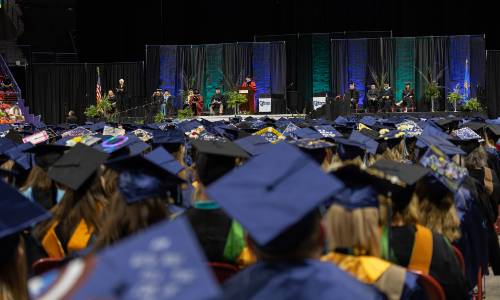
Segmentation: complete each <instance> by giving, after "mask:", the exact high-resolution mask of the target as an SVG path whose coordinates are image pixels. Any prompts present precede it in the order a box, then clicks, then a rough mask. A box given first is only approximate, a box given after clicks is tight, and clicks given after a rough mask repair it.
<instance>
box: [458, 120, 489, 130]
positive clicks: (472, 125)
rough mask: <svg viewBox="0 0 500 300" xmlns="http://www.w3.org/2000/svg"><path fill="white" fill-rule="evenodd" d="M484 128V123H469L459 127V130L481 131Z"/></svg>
mask: <svg viewBox="0 0 500 300" xmlns="http://www.w3.org/2000/svg"><path fill="white" fill-rule="evenodd" d="M485 126H486V123H484V122H476V121H470V122H466V123H464V124H462V125H460V126H459V128H464V127H468V128H470V129H472V130H474V131H481V130H482V129H483V128H484V127H485Z"/></svg>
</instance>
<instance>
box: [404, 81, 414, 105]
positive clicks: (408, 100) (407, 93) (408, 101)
mask: <svg viewBox="0 0 500 300" xmlns="http://www.w3.org/2000/svg"><path fill="white" fill-rule="evenodd" d="M402 96H403V97H402V99H403V103H402V105H403V110H404V112H407V111H408V107H410V108H412V109H413V108H414V107H415V102H414V99H415V92H414V91H413V89H412V88H411V85H410V84H409V83H407V84H406V85H405V88H404V90H403V95H402Z"/></svg>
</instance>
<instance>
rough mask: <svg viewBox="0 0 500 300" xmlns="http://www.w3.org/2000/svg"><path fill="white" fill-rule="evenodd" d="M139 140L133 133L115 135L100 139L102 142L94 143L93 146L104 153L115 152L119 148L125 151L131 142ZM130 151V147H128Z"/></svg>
mask: <svg viewBox="0 0 500 300" xmlns="http://www.w3.org/2000/svg"><path fill="white" fill-rule="evenodd" d="M139 141H140V140H139V138H138V137H136V136H135V135H133V134H128V135H117V136H112V137H109V138H106V139H103V140H102V143H100V144H98V145H95V146H94V147H93V148H94V149H96V150H99V151H101V152H104V153H115V152H118V151H119V150H122V151H125V150H127V149H128V147H129V146H130V145H132V144H135V143H138V142H139ZM128 150H129V151H130V149H128Z"/></svg>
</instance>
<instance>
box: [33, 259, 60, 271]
mask: <svg viewBox="0 0 500 300" xmlns="http://www.w3.org/2000/svg"><path fill="white" fill-rule="evenodd" d="M63 264H64V262H63V260H62V259H60V258H41V259H39V260H37V261H35V262H34V263H33V273H35V275H40V274H43V273H45V272H47V271H50V270H53V269H57V268H59V267H61V266H62V265H63Z"/></svg>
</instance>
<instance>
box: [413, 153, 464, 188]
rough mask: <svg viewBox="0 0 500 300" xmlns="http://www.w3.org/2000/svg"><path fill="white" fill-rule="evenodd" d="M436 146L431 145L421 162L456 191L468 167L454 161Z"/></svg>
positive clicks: (445, 184)
mask: <svg viewBox="0 0 500 300" xmlns="http://www.w3.org/2000/svg"><path fill="white" fill-rule="evenodd" d="M445 154H446V153H445V152H442V151H441V150H440V149H438V148H437V147H435V146H431V147H429V149H427V151H426V152H425V154H424V155H423V156H422V158H421V159H420V161H419V163H420V164H421V165H422V166H424V167H426V168H429V169H431V170H432V172H433V173H432V174H433V175H434V176H435V177H436V178H437V179H438V180H439V181H440V182H441V183H442V184H443V185H444V186H445V187H447V188H448V189H449V190H450V191H452V192H456V191H457V190H458V188H459V187H460V185H461V183H462V181H463V179H464V178H465V176H466V175H467V169H465V168H462V167H460V166H458V165H457V164H455V163H454V162H452V161H451V160H450V159H449V158H448V157H447V156H446V155H445Z"/></svg>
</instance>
